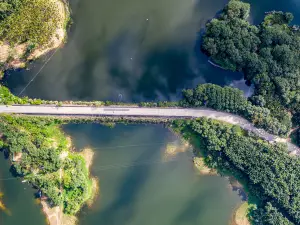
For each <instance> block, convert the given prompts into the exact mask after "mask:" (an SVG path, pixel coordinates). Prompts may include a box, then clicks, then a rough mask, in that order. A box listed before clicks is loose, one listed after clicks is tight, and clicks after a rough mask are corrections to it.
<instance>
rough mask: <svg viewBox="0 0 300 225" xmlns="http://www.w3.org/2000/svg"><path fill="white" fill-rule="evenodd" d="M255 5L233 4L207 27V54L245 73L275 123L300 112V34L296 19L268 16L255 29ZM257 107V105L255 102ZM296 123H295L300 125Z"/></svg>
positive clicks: (233, 0)
mask: <svg viewBox="0 0 300 225" xmlns="http://www.w3.org/2000/svg"><path fill="white" fill-rule="evenodd" d="M249 11H250V5H249V4H248V3H243V2H241V1H239V0H231V1H230V2H229V3H228V5H227V6H226V7H225V8H224V9H223V11H222V13H221V15H220V16H219V17H217V18H215V19H213V20H212V21H210V22H209V23H208V24H207V26H206V33H205V35H204V37H203V43H202V50H203V51H204V52H205V53H206V54H207V55H208V56H210V57H211V58H212V60H213V61H215V62H216V63H218V64H220V65H221V66H222V67H224V68H226V69H230V70H233V71H243V72H244V74H245V78H246V79H247V80H248V81H249V82H251V83H252V84H254V86H255V94H254V96H253V99H254V100H258V99H259V100H260V103H263V104H264V106H265V107H267V108H268V109H270V110H271V113H272V114H273V115H274V116H275V117H277V116H278V117H280V116H281V113H282V112H283V111H290V112H292V114H297V112H299V110H300V52H299V48H300V31H299V28H298V26H295V25H294V26H290V25H289V24H290V23H291V22H292V20H293V15H292V14H291V13H283V12H276V11H273V12H269V13H268V14H267V15H266V16H265V19H264V21H263V22H262V23H261V24H260V25H258V26H254V25H251V24H250V23H249V22H248V21H247V19H248V16H249ZM253 102H254V103H255V102H256V101H253ZM298 118H299V117H297V119H296V120H294V122H296V123H297V124H300V120H299V119H298Z"/></svg>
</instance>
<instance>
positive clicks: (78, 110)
mask: <svg viewBox="0 0 300 225" xmlns="http://www.w3.org/2000/svg"><path fill="white" fill-rule="evenodd" d="M0 113H15V114H31V115H56V116H66V115H68V116H72V115H73V116H75V115H76V116H139V117H160V118H167V117H172V118H176V117H177V118H180V117H181V118H182V117H183V118H197V117H206V118H211V119H216V120H219V121H223V122H227V123H230V124H235V125H239V126H240V127H241V128H243V129H245V130H247V131H252V132H253V133H255V134H257V135H258V136H259V137H261V138H263V139H265V140H267V141H271V142H273V141H275V142H284V141H285V140H284V139H281V138H279V137H277V136H275V135H272V134H269V133H267V132H266V131H264V130H263V129H258V128H256V127H254V126H253V125H252V124H251V123H250V122H249V121H247V120H246V119H244V118H242V117H240V116H237V115H234V114H230V113H225V112H219V111H215V110H212V109H204V108H200V109H191V108H145V107H91V106H61V107H56V106H41V105H40V106H26V105H18V106H16V105H15V106H5V105H0ZM287 144H288V147H289V151H290V152H294V153H295V154H297V155H300V149H299V148H298V147H297V146H295V145H293V144H291V143H287Z"/></svg>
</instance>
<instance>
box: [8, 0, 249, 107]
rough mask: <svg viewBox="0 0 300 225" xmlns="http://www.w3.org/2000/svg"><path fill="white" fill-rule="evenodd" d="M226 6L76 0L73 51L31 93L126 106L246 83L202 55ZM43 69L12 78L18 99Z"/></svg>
mask: <svg viewBox="0 0 300 225" xmlns="http://www.w3.org/2000/svg"><path fill="white" fill-rule="evenodd" d="M226 2H227V1H226V0H201V1H199V0H189V1H182V0H153V1H148V0H126V1H124V0H85V1H74V0H71V2H70V4H71V8H72V18H73V20H74V24H73V25H72V27H71V31H70V34H69V39H68V42H67V44H66V45H65V46H64V48H63V49H60V50H59V51H58V52H57V53H56V54H55V56H54V57H53V58H52V60H51V61H50V63H49V64H48V65H47V66H46V67H45V68H44V69H43V71H42V72H41V73H40V75H39V76H38V77H37V78H36V80H35V81H34V82H33V83H32V84H31V85H30V86H29V87H28V89H27V90H26V91H25V92H24V94H25V95H29V96H32V97H41V98H46V99H85V100H87V99H89V100H91V99H97V100H108V99H109V100H119V98H118V96H119V94H121V95H122V101H140V100H144V99H146V100H155V99H170V100H172V99H173V100H174V99H176V98H178V97H179V96H180V91H181V89H182V88H183V87H192V86H195V85H196V84H198V83H204V82H213V83H218V84H230V83H231V82H232V80H240V79H242V74H240V73H231V72H227V71H223V70H221V69H218V68H214V67H212V66H211V65H210V64H208V63H207V58H206V57H205V56H204V55H202V54H201V53H200V52H199V49H200V47H199V41H198V39H199V31H201V29H202V28H203V27H204V25H205V23H206V21H207V20H208V19H210V18H212V17H213V16H214V15H215V13H216V12H217V11H218V10H220V9H221V8H222V7H223V6H224V4H226ZM42 63H43V60H40V62H37V63H34V64H33V66H32V67H33V68H31V70H29V71H21V72H16V73H11V74H13V75H14V76H11V77H9V79H8V81H7V82H8V85H9V87H10V88H11V89H12V90H13V91H14V93H19V91H20V90H21V89H22V88H23V87H24V86H25V84H26V83H27V82H28V81H30V80H31V79H32V77H34V74H35V73H36V72H37V71H38V70H39V69H40V68H41V65H42ZM239 86H240V85H239ZM243 88H245V85H243ZM246 89H247V90H248V89H249V88H246Z"/></svg>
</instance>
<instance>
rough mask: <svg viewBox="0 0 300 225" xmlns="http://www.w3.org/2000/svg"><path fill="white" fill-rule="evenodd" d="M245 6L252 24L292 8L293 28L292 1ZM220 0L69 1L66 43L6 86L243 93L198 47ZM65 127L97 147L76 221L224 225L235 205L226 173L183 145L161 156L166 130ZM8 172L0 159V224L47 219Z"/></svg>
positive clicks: (113, 96)
mask: <svg viewBox="0 0 300 225" xmlns="http://www.w3.org/2000/svg"><path fill="white" fill-rule="evenodd" d="M247 2H250V3H251V4H252V8H251V10H252V11H251V18H250V20H251V21H252V22H254V23H259V22H260V21H261V19H262V18H263V16H264V12H265V11H271V10H273V9H275V10H283V11H291V12H292V13H294V15H295V20H294V22H295V23H297V24H300V18H299V16H298V15H299V11H300V2H299V1H297V0H285V1H283V0H279V1H276V2H275V1H271V0H248V1H247ZM226 3H227V0H189V1H180V0H153V1H146V0H126V1H124V0H71V1H70V7H71V11H72V19H73V24H72V26H71V28H70V30H69V36H68V40H67V43H66V44H65V46H64V47H63V48H61V49H59V50H58V51H57V52H55V54H54V55H53V57H52V58H51V60H50V61H49V63H48V64H46V65H45V66H44V67H43V69H42V70H41V71H40V69H41V68H42V66H43V65H44V64H45V62H46V61H47V59H48V57H49V56H50V54H49V55H48V56H46V57H44V58H42V59H40V60H37V61H36V62H34V63H32V64H31V65H30V66H29V67H30V70H19V71H8V72H7V73H6V77H5V80H4V83H6V84H7V85H8V87H9V88H10V89H11V90H12V92H13V93H15V94H19V93H20V92H21V90H22V89H23V88H24V87H25V86H26V85H27V84H28V83H29V82H30V80H32V79H33V82H31V83H30V85H29V86H28V87H27V88H26V89H25V91H24V93H23V94H22V95H28V96H30V97H35V98H44V99H51V100H114V101H124V102H138V101H143V100H150V101H154V100H176V99H179V98H180V92H181V89H182V88H191V87H194V86H196V85H197V84H199V83H207V82H212V83H215V84H219V85H232V86H234V87H238V88H240V89H241V90H243V91H244V92H245V95H247V96H248V95H250V94H251V91H252V90H251V88H250V87H247V86H246V85H245V84H244V81H243V75H242V74H241V73H233V72H228V71H224V70H221V69H219V68H215V67H213V66H211V65H210V64H209V63H208V62H207V57H206V56H204V55H203V54H202V53H201V52H200V35H201V32H203V29H204V27H205V23H206V22H207V21H208V20H209V19H211V18H212V17H214V15H215V14H216V12H218V11H219V10H221V9H222V8H223V6H224V5H225V4H226ZM39 71H40V72H39ZM64 130H65V132H66V133H67V134H69V135H71V137H72V138H73V142H74V144H75V145H76V147H77V148H78V149H81V148H83V147H88V146H89V147H91V148H92V149H94V151H95V153H96V154H95V160H94V164H93V167H92V174H93V176H96V177H98V178H99V180H100V188H101V190H100V195H99V198H98V199H97V200H96V201H95V204H94V206H93V207H92V208H84V209H83V210H82V212H81V213H80V215H79V219H80V221H79V223H80V224H81V225H96V224H97V225H99V224H100V225H108V224H109V225H114V224H124V225H139V224H145V225H152V224H153V225H157V224H164V225H169V224H170V225H192V224H193V225H194V224H214V225H218V224H220V225H221V224H222V225H227V224H228V222H229V220H230V218H231V215H232V213H233V210H234V208H235V207H236V206H237V204H238V203H239V202H240V197H239V196H238V194H237V193H236V192H233V191H232V190H231V188H230V187H229V182H228V181H227V179H225V178H222V177H218V176H201V175H199V174H197V172H196V171H195V170H194V169H193V166H192V162H191V151H190V150H187V151H186V152H183V153H180V154H178V155H177V156H176V157H175V158H172V159H167V160H166V159H165V158H164V151H165V150H166V148H167V146H169V145H176V146H181V144H180V140H178V138H176V137H175V136H174V135H173V134H172V133H170V132H169V131H168V130H167V129H166V128H163V127H161V126H158V125H148V126H145V125H128V126H124V125H117V126H116V127H115V128H114V129H110V128H107V127H103V126H100V125H95V124H91V125H68V126H65V127H64ZM179 148H180V147H179ZM8 170H9V164H8V162H7V161H4V159H3V158H2V157H0V188H1V189H0V190H1V191H2V192H4V197H3V202H4V203H5V204H6V205H7V207H8V209H9V210H10V212H11V215H8V214H5V213H3V212H0V224H1V225H19V224H22V225H32V224H37V225H44V224H45V218H44V216H43V215H42V214H41V209H40V206H39V205H38V204H36V201H35V199H34V197H33V194H34V190H32V189H31V188H29V187H28V185H26V184H23V183H21V182H20V180H16V179H11V178H12V176H11V175H10V173H9V171H8ZM3 179H4V180H3ZM7 179H8V180H7ZM216 215H217V216H216Z"/></svg>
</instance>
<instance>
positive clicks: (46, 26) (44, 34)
mask: <svg viewBox="0 0 300 225" xmlns="http://www.w3.org/2000/svg"><path fill="white" fill-rule="evenodd" d="M68 21H69V9H68V5H67V3H66V2H64V1H63V0H4V1H2V2H0V52H1V54H0V72H1V73H0V79H1V77H3V75H4V71H5V70H7V69H17V68H23V67H25V66H26V62H28V61H31V60H34V59H36V58H39V57H40V56H42V55H44V54H46V53H48V52H49V51H51V50H53V49H56V48H58V47H59V46H61V45H62V44H63V43H64V40H65V39H66V36H67V34H66V26H67V24H68Z"/></svg>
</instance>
